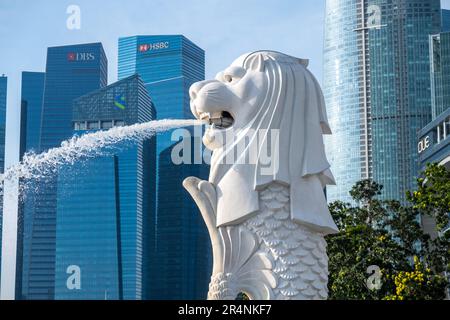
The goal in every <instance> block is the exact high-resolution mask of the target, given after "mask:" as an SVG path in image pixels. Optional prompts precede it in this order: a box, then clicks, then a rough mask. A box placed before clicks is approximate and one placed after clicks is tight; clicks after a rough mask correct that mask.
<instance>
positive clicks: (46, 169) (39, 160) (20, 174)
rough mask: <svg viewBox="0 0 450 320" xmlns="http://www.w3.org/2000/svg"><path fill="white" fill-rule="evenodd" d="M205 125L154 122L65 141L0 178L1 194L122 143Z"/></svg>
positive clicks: (28, 156)
mask: <svg viewBox="0 0 450 320" xmlns="http://www.w3.org/2000/svg"><path fill="white" fill-rule="evenodd" d="M202 123H203V122H202V121H199V120H170V119H165V120H155V121H150V122H146V123H139V124H134V125H130V126H123V127H113V128H111V129H109V130H106V131H96V132H92V133H86V134H84V135H81V136H74V137H73V138H71V139H69V140H66V141H63V142H62V143H61V146H60V147H57V148H52V149H49V150H48V151H46V152H43V153H40V154H34V153H27V154H25V155H24V157H23V159H22V161H21V162H20V163H18V164H16V165H14V166H11V167H9V168H8V169H7V170H6V171H5V173H4V174H3V175H1V176H0V191H1V192H2V193H3V186H4V182H5V181H17V180H19V179H20V180H25V181H27V180H30V179H33V180H35V179H40V178H43V177H46V176H49V175H51V174H54V173H56V172H57V171H58V169H59V168H60V167H61V166H63V165H66V164H73V163H75V162H76V161H78V160H80V159H82V158H92V157H96V156H99V155H102V154H104V153H105V152H107V151H108V150H113V149H114V147H115V145H116V144H117V143H119V142H138V141H141V140H143V139H148V138H151V137H153V136H154V135H155V134H156V133H158V132H164V131H167V130H170V129H174V128H180V127H186V126H193V125H201V124H202ZM25 185H26V183H25ZM22 187H23V186H21V188H22Z"/></svg>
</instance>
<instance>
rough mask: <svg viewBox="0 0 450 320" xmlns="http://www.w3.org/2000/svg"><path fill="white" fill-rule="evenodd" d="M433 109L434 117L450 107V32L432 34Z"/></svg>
mask: <svg viewBox="0 0 450 320" xmlns="http://www.w3.org/2000/svg"><path fill="white" fill-rule="evenodd" d="M430 68H431V110H432V116H433V119H435V118H436V117H438V116H439V115H440V114H441V113H442V112H444V111H445V110H446V109H447V108H449V107H450V32H442V33H438V34H435V35H431V36H430Z"/></svg>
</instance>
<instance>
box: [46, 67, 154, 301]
mask: <svg viewBox="0 0 450 320" xmlns="http://www.w3.org/2000/svg"><path fill="white" fill-rule="evenodd" d="M154 118H156V115H155V110H154V107H153V104H152V101H151V99H150V96H149V94H148V92H147V89H146V88H145V86H144V83H143V82H142V80H141V79H140V78H139V76H137V75H134V76H131V77H128V78H125V79H123V80H121V81H118V82H116V83H114V84H112V85H109V86H107V87H106V88H103V89H100V90H98V91H95V92H93V93H90V94H88V95H85V96H83V97H80V98H78V99H76V100H75V101H74V104H73V126H74V128H75V131H74V132H75V134H82V133H85V132H88V131H95V130H98V129H108V128H111V127H113V126H122V125H131V124H135V123H142V122H147V121H151V120H153V119H154ZM94 123H95V125H94ZM155 147H156V144H155V139H150V140H145V141H141V142H139V143H138V144H137V145H136V144H134V143H131V142H128V143H120V144H119V145H115V146H114V149H111V150H106V149H105V150H104V151H103V152H104V156H101V157H97V158H95V159H83V160H82V161H81V162H79V163H77V164H75V165H73V166H67V167H65V168H63V169H62V170H61V171H60V172H59V174H58V188H57V189H58V197H57V227H56V280H55V298H56V299H89V300H91V299H96V300H101V299H127V300H136V299H142V298H143V296H144V295H145V294H144V291H145V290H147V284H146V281H147V279H148V263H149V254H150V252H151V247H152V239H153V238H154V234H152V232H153V230H154V229H153V228H152V226H153V223H154V222H153V221H152V220H151V219H152V218H154V216H155V213H154V211H155V205H156V190H155V185H156V181H155V176H156V152H155ZM74 268H75V269H74ZM72 269H74V270H79V276H80V277H79V281H80V282H79V284H80V286H79V288H77V287H76V286H75V287H74V286H71V282H70V281H71V280H70V279H72V278H71V276H72V273H71V270H72ZM67 281H69V284H68V282H67Z"/></svg>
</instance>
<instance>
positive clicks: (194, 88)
mask: <svg viewBox="0 0 450 320" xmlns="http://www.w3.org/2000/svg"><path fill="white" fill-rule="evenodd" d="M211 82H214V80H204V81H199V82H195V83H194V84H193V85H191V87H190V88H189V97H190V98H191V100H192V101H193V100H195V99H196V98H197V96H198V93H199V92H200V90H202V88H203V87H204V86H205V85H207V84H208V83H211Z"/></svg>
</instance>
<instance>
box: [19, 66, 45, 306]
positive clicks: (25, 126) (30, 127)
mask: <svg viewBox="0 0 450 320" xmlns="http://www.w3.org/2000/svg"><path fill="white" fill-rule="evenodd" d="M44 84H45V73H44V72H22V87H21V110H20V150H19V156H20V160H22V158H23V156H24V154H25V153H26V152H37V151H38V150H39V137H40V133H41V116H42V100H43V95H44ZM28 183H29V184H32V182H31V181H29V182H28ZM33 187H36V185H34V186H33V185H30V189H31V190H33ZM34 205H35V198H34V193H33V192H29V193H28V194H27V195H26V197H24V198H22V199H19V223H18V227H19V229H18V246H17V248H18V253H17V268H16V270H17V274H16V279H17V284H16V297H17V299H20V298H21V297H22V276H23V275H22V266H23V261H22V259H23V251H22V248H23V237H24V234H26V235H30V234H31V230H30V229H27V230H24V227H25V225H24V223H23V221H32V218H33V216H32V214H33V212H34V210H33V208H34ZM27 227H31V224H27ZM24 231H25V233H24ZM28 239H29V238H28Z"/></svg>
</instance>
